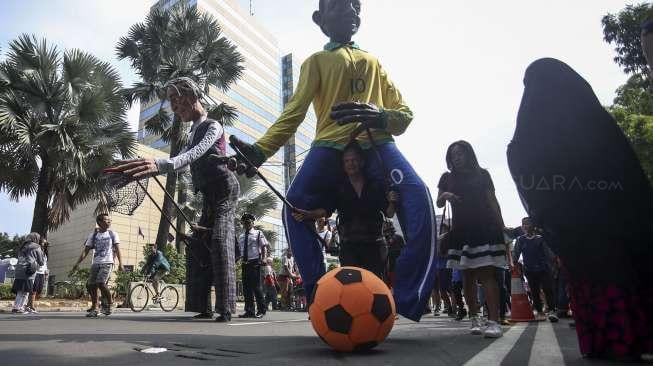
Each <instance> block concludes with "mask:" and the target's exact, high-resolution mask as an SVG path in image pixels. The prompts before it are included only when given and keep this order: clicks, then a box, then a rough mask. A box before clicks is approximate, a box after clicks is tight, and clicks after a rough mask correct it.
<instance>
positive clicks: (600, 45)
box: [0, 0, 635, 233]
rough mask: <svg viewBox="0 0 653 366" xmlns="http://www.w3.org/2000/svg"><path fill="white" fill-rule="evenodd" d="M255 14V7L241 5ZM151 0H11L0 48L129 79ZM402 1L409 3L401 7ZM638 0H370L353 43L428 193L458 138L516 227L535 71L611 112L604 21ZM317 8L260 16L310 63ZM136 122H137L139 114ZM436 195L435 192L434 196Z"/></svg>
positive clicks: (267, 2) (8, 221)
mask: <svg viewBox="0 0 653 366" xmlns="http://www.w3.org/2000/svg"><path fill="white" fill-rule="evenodd" d="M238 1H239V2H241V3H242V4H243V5H244V6H248V4H249V0H238ZM152 3H153V1H148V0H143V1H139V0H113V1H105V0H103V1H100V0H95V1H88V0H48V1H39V0H4V1H2V2H0V47H2V48H3V49H6V45H7V43H8V42H9V41H10V40H12V39H14V38H15V37H16V36H17V35H19V34H20V33H24V32H28V33H34V34H36V35H37V36H39V37H43V36H45V37H47V38H48V40H50V41H51V42H53V43H55V44H57V45H58V46H60V47H61V48H82V49H84V50H87V51H89V52H91V53H93V54H95V55H96V56H98V57H100V58H102V59H104V60H106V61H110V62H112V63H113V64H114V65H115V66H116V67H117V69H118V70H119V72H120V74H121V75H122V77H123V81H125V82H131V81H133V80H134V75H133V73H132V72H131V70H130V68H129V65H127V64H126V63H125V62H118V61H116V59H115V55H114V47H115V44H116V42H117V40H118V39H119V38H120V36H122V35H124V34H125V33H126V32H127V31H128V29H129V26H130V25H132V24H133V23H135V22H138V21H141V20H142V19H143V18H144V16H145V14H146V12H147V9H149V7H150V5H151V4H152ZM398 3H401V6H397V4H398ZM631 3H635V2H632V1H617V0H593V1H573V2H572V1H563V0H551V1H546V2H543V1H535V0H506V1H501V2H496V1H494V2H489V1H480V0H474V1H472V0H457V1H424V0H402V1H401V2H398V1H396V0H373V1H371V0H368V1H364V2H363V24H362V27H361V31H360V33H359V34H358V35H357V36H356V41H357V42H358V43H359V44H360V45H361V46H362V48H363V49H365V50H367V51H369V52H371V53H373V54H375V55H376V56H377V57H379V59H380V60H381V63H382V64H383V66H384V67H385V68H386V69H387V70H388V72H389V74H390V76H391V78H392V79H393V80H394V82H395V83H396V84H397V86H398V88H399V89H400V90H401V92H402V93H403V94H404V97H405V99H406V100H407V102H408V104H409V105H410V106H411V108H412V109H413V111H414V112H415V120H414V121H413V123H412V124H411V126H410V127H409V129H408V131H407V132H406V133H405V134H404V135H402V136H400V137H399V138H398V139H397V141H398V145H399V147H400V149H401V150H402V151H403V152H404V154H405V155H406V156H407V157H408V159H409V160H410V161H411V162H412V164H413V166H414V167H415V169H416V170H417V171H418V173H419V174H420V175H421V176H422V178H423V179H424V181H425V182H427V184H428V185H429V187H430V188H431V189H432V190H433V191H436V190H437V188H436V185H437V182H438V179H439V177H440V175H441V174H442V172H443V171H444V170H445V168H446V164H445V162H444V153H445V151H446V148H447V146H448V145H449V144H450V143H451V142H453V141H456V140H459V139H465V140H467V141H469V142H470V143H471V144H472V145H473V146H474V148H475V149H476V153H477V156H478V158H479V161H480V163H481V165H482V166H484V167H485V168H487V169H488V170H489V171H490V173H491V175H492V177H493V179H494V183H495V186H496V190H497V197H498V199H499V203H500V204H501V206H502V211H503V214H504V219H505V221H506V224H508V225H518V224H519V220H520V218H521V217H522V216H523V215H524V211H523V209H522V206H521V204H520V202H519V197H518V196H517V192H516V190H515V188H514V184H513V182H512V180H511V178H510V174H509V172H508V167H507V163H506V156H505V152H506V146H507V144H508V143H509V142H510V138H511V136H512V132H513V130H514V124H515V117H516V114H517V109H518V107H519V101H520V98H521V93H522V91H523V85H522V77H523V73H524V71H525V69H526V67H527V66H528V65H529V64H530V63H531V62H532V61H534V60H536V59H538V58H540V57H556V58H559V59H561V60H563V61H565V62H567V63H569V64H570V65H571V66H572V67H574V68H575V69H576V70H577V71H578V72H579V73H580V74H581V75H583V76H584V77H585V78H586V79H587V80H588V81H589V83H590V84H591V85H592V86H593V88H594V90H595V92H596V93H597V95H598V96H599V99H600V100H601V101H602V102H603V103H604V104H606V105H607V104H611V102H612V99H613V97H614V90H615V89H616V88H617V87H618V86H619V85H620V84H622V83H623V82H624V81H625V80H626V76H625V75H623V73H622V72H621V70H620V69H619V67H617V66H616V65H615V64H614V62H613V61H612V58H613V57H614V52H613V50H612V48H611V47H610V46H609V45H607V44H605V43H604V42H603V35H602V31H601V23H600V21H601V17H602V16H603V15H605V14H606V13H607V12H616V11H618V10H620V9H622V8H624V7H625V5H626V4H631ZM316 6H317V0H314V1H313V0H254V13H255V15H254V17H255V18H257V20H258V21H259V22H260V23H262V24H263V25H264V26H266V27H267V28H268V29H269V30H270V32H271V33H272V34H274V35H275V36H276V37H277V38H278V39H279V43H280V46H281V48H282V49H283V50H284V51H286V52H293V53H294V54H296V55H297V56H298V57H299V58H305V57H307V56H309V55H310V54H311V53H313V52H315V51H317V50H319V49H320V48H321V47H322V45H323V44H324V43H326V41H327V40H326V38H325V36H324V35H322V33H321V32H320V30H319V29H318V28H317V27H316V26H315V25H314V24H313V23H312V22H311V13H312V11H313V10H314V8H315V7H316ZM130 118H131V120H132V121H135V120H136V119H137V113H133V112H132V113H131V114H130ZM434 194H435V192H434ZM32 209H33V201H32V200H30V199H25V200H22V201H21V202H19V203H16V202H11V201H9V200H8V199H7V197H6V196H5V195H3V194H0V231H6V232H9V233H24V232H26V231H27V230H28V229H29V226H30V223H31V213H32Z"/></svg>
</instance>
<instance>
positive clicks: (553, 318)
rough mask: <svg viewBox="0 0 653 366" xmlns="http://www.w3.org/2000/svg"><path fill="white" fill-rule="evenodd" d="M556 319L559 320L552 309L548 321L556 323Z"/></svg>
mask: <svg viewBox="0 0 653 366" xmlns="http://www.w3.org/2000/svg"><path fill="white" fill-rule="evenodd" d="M558 320H560V319H559V318H558V316H557V315H556V313H555V312H554V311H551V312H549V321H550V322H551V323H557V322H558Z"/></svg>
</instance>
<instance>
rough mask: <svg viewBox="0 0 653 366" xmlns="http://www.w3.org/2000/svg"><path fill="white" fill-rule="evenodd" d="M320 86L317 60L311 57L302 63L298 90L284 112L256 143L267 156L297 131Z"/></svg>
mask: <svg viewBox="0 0 653 366" xmlns="http://www.w3.org/2000/svg"><path fill="white" fill-rule="evenodd" d="M319 87H320V75H319V69H318V67H317V60H316V58H315V57H310V58H309V59H308V60H306V61H305V62H304V63H303V64H302V67H301V70H300V72H299V83H298V85H297V90H296V91H295V93H294V95H293V96H292V98H291V99H290V101H289V102H288V104H286V107H285V109H284V110H283V113H281V116H279V119H277V121H276V122H275V123H274V124H273V125H272V126H271V127H270V128H269V129H268V130H267V132H266V133H265V135H263V136H262V137H261V138H260V139H259V140H258V141H257V142H256V144H255V146H256V147H258V149H259V150H260V151H261V152H263V154H265V156H266V157H268V158H269V157H271V156H272V155H274V154H275V153H276V152H277V151H278V150H279V148H281V146H283V145H284V144H285V143H286V142H287V141H288V139H289V138H290V137H291V136H292V135H293V134H294V133H295V132H296V131H297V128H298V127H299V125H300V124H301V123H302V122H303V121H304V118H305V117H306V112H307V111H308V107H309V106H310V105H311V103H312V102H313V98H314V97H315V94H316V93H317V91H318V89H319Z"/></svg>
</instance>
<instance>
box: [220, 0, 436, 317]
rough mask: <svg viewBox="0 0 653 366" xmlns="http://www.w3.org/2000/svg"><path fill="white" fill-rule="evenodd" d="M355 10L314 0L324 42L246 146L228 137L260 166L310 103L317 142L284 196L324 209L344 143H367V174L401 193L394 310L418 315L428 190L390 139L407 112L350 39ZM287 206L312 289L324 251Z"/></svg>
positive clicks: (432, 239) (290, 235)
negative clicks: (273, 117)
mask: <svg viewBox="0 0 653 366" xmlns="http://www.w3.org/2000/svg"><path fill="white" fill-rule="evenodd" d="M360 12H361V1H360V0H320V2H319V10H317V11H315V12H314V13H313V21H314V22H315V23H316V24H317V25H318V26H320V28H321V29H322V31H323V32H324V34H326V35H327V36H328V37H329V38H330V42H329V43H327V44H326V45H325V46H324V49H323V50H322V51H319V52H317V53H315V54H313V55H312V56H310V57H309V58H308V59H307V60H306V61H305V62H304V63H303V65H302V67H301V72H300V76H299V84H298V86H297V90H296V92H295V94H294V95H293V97H292V99H291V100H290V101H289V102H288V104H287V105H286V108H285V110H284V111H283V113H282V114H281V116H280V117H279V119H278V120H277V121H276V123H275V124H274V125H272V126H271V127H270V129H269V130H268V131H267V132H266V133H265V135H264V136H263V137H261V138H260V139H259V140H258V141H256V142H255V143H254V144H251V145H250V144H247V143H245V142H243V141H240V140H239V139H238V138H236V137H235V136H232V137H231V143H232V144H233V145H235V146H237V147H238V149H239V150H240V151H242V152H243V154H244V155H245V157H246V158H247V160H249V161H250V162H251V163H252V164H253V165H256V166H260V165H261V164H262V163H263V162H264V161H265V160H267V159H268V158H270V157H271V156H272V155H274V154H275V153H276V152H277V151H278V150H279V148H280V147H281V146H283V144H284V143H285V142H286V141H287V140H288V139H289V138H290V137H291V136H292V135H293V134H294V133H295V131H296V130H297V128H298V126H299V125H300V124H301V123H302V121H303V120H304V117H305V115H306V112H307V110H308V108H309V106H310V104H311V103H313V106H314V108H315V114H316V116H317V118H318V123H317V131H316V137H315V141H314V142H313V144H312V146H311V149H310V151H309V153H308V154H307V156H306V158H305V160H304V164H303V166H302V167H301V169H300V170H299V171H298V173H297V176H296V177H295V179H294V180H293V182H292V184H291V186H290V188H289V190H288V195H287V198H288V201H290V203H291V204H292V205H293V206H294V207H297V208H302V209H307V210H312V209H315V208H318V207H330V204H331V201H332V198H333V195H332V190H333V187H335V186H336V185H337V184H338V183H339V179H341V175H342V174H341V169H340V161H341V153H342V149H343V148H344V147H345V145H347V143H348V142H349V141H350V140H351V139H352V138H354V139H356V140H357V141H358V142H359V143H360V144H361V145H362V146H363V147H364V148H366V149H367V154H368V155H369V159H368V161H369V163H368V165H367V170H368V172H367V173H368V174H369V175H370V176H373V177H377V178H380V179H387V181H388V182H389V183H390V184H391V185H392V189H395V190H398V191H399V194H400V196H401V203H400V205H399V208H398V216H399V221H400V223H401V227H402V230H403V232H404V234H405V236H406V239H407V245H406V247H405V249H404V250H403V251H402V254H401V256H400V257H399V258H398V259H397V262H396V270H395V276H396V280H395V281H396V282H395V285H394V297H395V301H396V304H397V309H398V312H399V313H400V314H402V315H404V316H406V317H407V318H410V319H413V320H419V319H420V317H421V314H422V312H423V310H424V307H425V304H426V301H427V300H428V297H429V294H430V292H431V289H432V287H433V283H434V280H435V265H434V263H435V258H436V232H435V227H436V226H435V215H434V209H433V204H432V199H431V195H430V193H429V190H428V188H427V187H426V185H425V184H424V183H423V182H422V180H421V179H420V178H419V176H418V175H417V174H416V173H415V171H414V170H413V168H412V167H411V166H410V164H409V163H408V161H406V159H405V158H404V156H403V155H402V154H401V152H400V151H399V149H398V148H397V146H396V145H395V143H394V139H393V136H398V135H401V134H402V133H403V132H404V131H405V130H406V128H407V127H408V125H409V124H410V122H411V120H412V119H413V113H412V111H411V110H410V109H409V108H408V106H407V105H406V103H405V102H404V100H403V98H402V96H401V93H400V92H399V90H398V89H397V87H396V86H395V85H394V84H393V83H392V81H391V80H390V78H389V77H388V74H387V73H386V71H385V70H384V69H383V68H382V67H381V64H380V62H379V60H378V59H377V58H376V57H374V56H373V55H372V54H370V53H368V52H366V51H364V50H363V49H361V48H360V47H359V46H358V45H357V44H356V43H354V42H352V37H353V35H354V34H356V32H357V31H358V28H359V26H360V22H361V19H360ZM361 132H365V133H361ZM252 170H253V169H249V173H252ZM248 175H249V174H248ZM290 210H291V209H289V208H288V207H285V208H284V212H283V221H284V225H285V227H286V237H287V239H288V242H289V243H290V245H291V247H292V250H293V253H294V255H295V258H296V261H297V264H298V265H299V270H300V272H301V275H302V278H303V279H304V285H305V287H306V291H307V293H308V294H310V293H312V290H313V287H314V285H315V283H316V282H317V280H318V279H319V278H320V277H321V276H322V274H323V273H324V266H323V262H322V251H321V248H320V243H319V242H318V240H317V239H316V237H315V235H314V233H311V232H310V230H311V229H310V228H309V227H308V226H307V225H305V224H303V223H300V222H298V221H295V220H294V219H293V217H292V215H291V213H292V212H289V211H290Z"/></svg>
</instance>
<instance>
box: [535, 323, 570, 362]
mask: <svg viewBox="0 0 653 366" xmlns="http://www.w3.org/2000/svg"><path fill="white" fill-rule="evenodd" d="M564 364H565V361H564V358H563V357H562V351H561V350H560V344H559V343H558V338H557V337H556V336H555V333H554V331H553V326H552V325H551V323H549V322H542V323H540V324H539V325H538V327H537V332H536V333H535V340H534V341H533V348H532V349H531V357H530V359H529V360H528V365H529V366H548V365H564Z"/></svg>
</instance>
